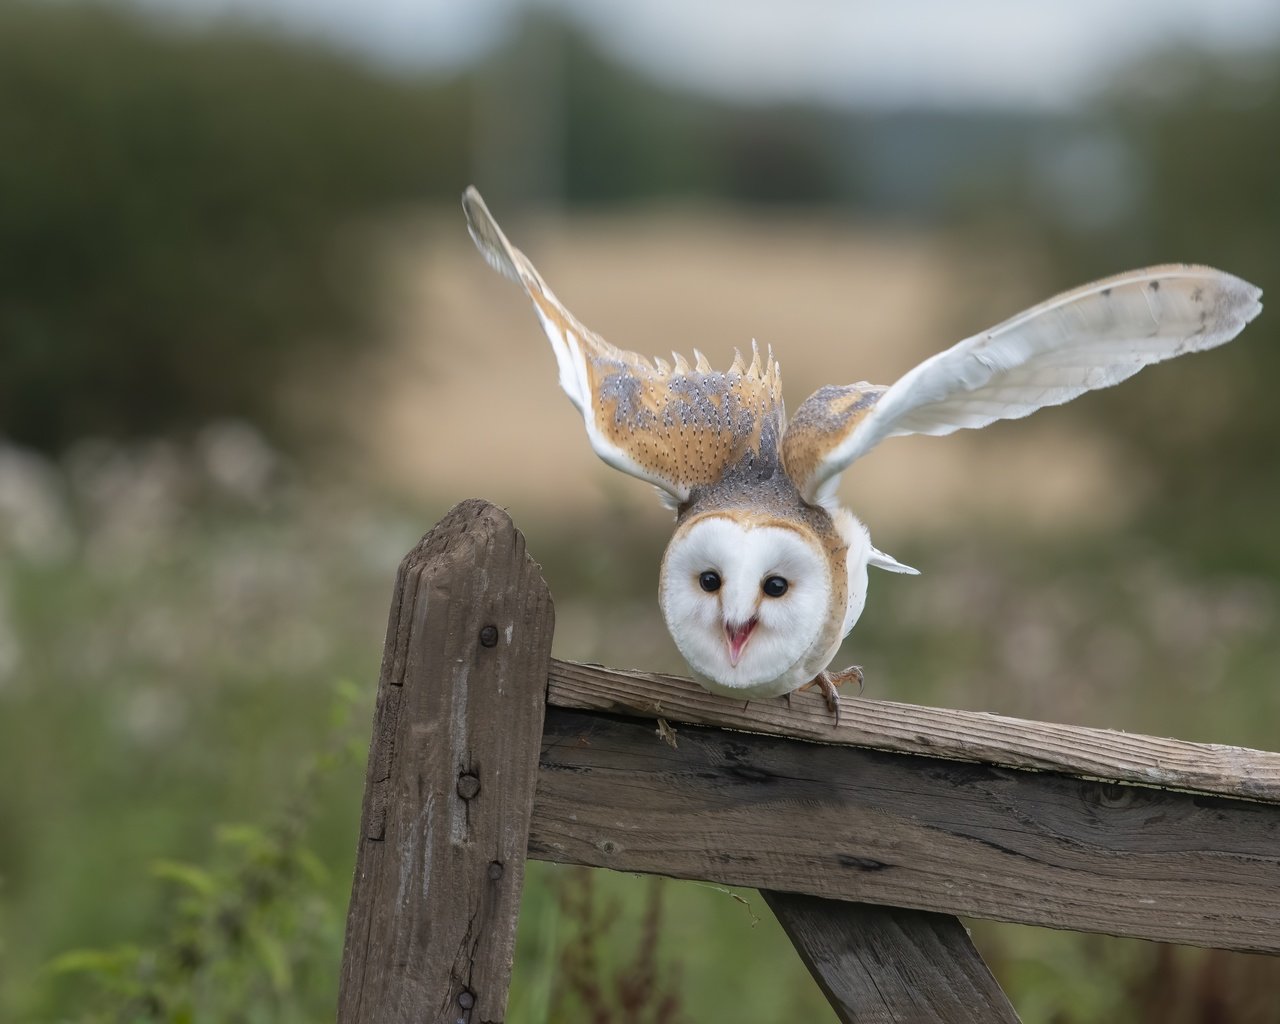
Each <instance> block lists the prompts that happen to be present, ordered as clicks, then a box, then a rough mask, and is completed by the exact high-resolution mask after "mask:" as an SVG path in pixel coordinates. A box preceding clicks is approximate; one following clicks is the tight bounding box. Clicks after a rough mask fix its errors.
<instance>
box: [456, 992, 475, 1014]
mask: <svg viewBox="0 0 1280 1024" xmlns="http://www.w3.org/2000/svg"><path fill="white" fill-rule="evenodd" d="M458 1005H459V1006H461V1007H462V1008H463V1009H464V1010H469V1009H471V1007H473V1006H475V1005H476V997H475V996H474V995H472V994H471V993H470V992H468V991H467V990H466V989H463V990H462V992H460V993H459V994H458Z"/></svg>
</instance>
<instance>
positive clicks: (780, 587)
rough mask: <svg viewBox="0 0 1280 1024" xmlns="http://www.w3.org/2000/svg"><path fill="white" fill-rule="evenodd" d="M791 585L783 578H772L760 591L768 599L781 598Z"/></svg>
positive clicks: (762, 585)
mask: <svg viewBox="0 0 1280 1024" xmlns="http://www.w3.org/2000/svg"><path fill="white" fill-rule="evenodd" d="M789 586H790V584H789V583H788V582H787V581H786V580H784V579H783V578H782V577H781V576H770V577H769V578H768V579H766V580H765V581H764V583H762V584H761V585H760V589H761V590H763V591H764V592H765V596H766V597H781V596H782V595H783V594H785V593H786V592H787V587H789Z"/></svg>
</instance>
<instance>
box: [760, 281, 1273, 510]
mask: <svg viewBox="0 0 1280 1024" xmlns="http://www.w3.org/2000/svg"><path fill="white" fill-rule="evenodd" d="M1261 295H1262V292H1261V291H1260V290H1259V289H1257V288H1255V287H1254V286H1253V285H1251V284H1249V283H1248V282H1246V281H1242V280H1241V279H1240V278H1238V277H1233V276H1232V275H1230V274H1226V273H1223V272H1222V271H1220V270H1213V269H1211V268H1209V267H1202V266H1185V265H1173V264H1170V265H1165V266H1157V267H1148V268H1146V269H1144V270H1135V271H1130V272H1128V273H1124V274H1118V275H1116V276H1115V277H1110V278H1107V279H1105V280H1102V281H1095V282H1094V283H1093V284H1088V285H1084V286H1083V287H1080V288H1076V289H1074V290H1072V291H1069V292H1064V293H1062V294H1061V295H1058V296H1056V297H1054V298H1052V299H1049V300H1048V301H1046V302H1042V303H1040V304H1039V305H1038V306H1034V307H1032V308H1031V309H1028V310H1026V311H1025V312H1022V313H1019V314H1018V315H1017V316H1015V317H1012V318H1011V319H1009V320H1006V321H1005V322H1004V323H1002V324H999V325H998V326H996V327H993V328H991V329H990V330H988V331H984V332H983V333H981V334H977V335H974V336H973V337H971V338H966V339H965V340H964V341H961V342H959V343H958V344H956V345H953V346H952V347H951V348H949V349H947V350H946V351H945V352H940V353H939V354H938V355H936V356H933V357H932V358H930V359H926V360H925V361H924V362H923V363H921V364H920V365H919V366H917V367H916V368H915V369H913V370H911V371H910V372H908V373H907V374H906V375H904V376H903V377H902V378H901V379H900V380H899V381H898V382H897V383H896V384H894V385H893V386H892V387H889V388H876V387H873V386H872V385H868V384H865V383H862V384H857V385H851V386H850V388H823V389H822V390H820V391H818V392H817V393H816V394H814V395H813V396H812V397H811V398H809V399H808V400H806V401H805V402H804V404H802V405H801V406H800V408H799V409H797V410H796V415H795V419H794V420H793V421H792V425H791V427H790V428H789V429H788V431H787V433H786V435H785V436H784V437H783V462H784V465H785V466H786V468H787V472H788V473H789V474H790V475H791V477H792V479H793V480H794V481H795V482H796V484H797V486H799V488H800V491H801V494H803V495H804V497H805V499H806V500H807V501H812V502H820V501H823V500H825V499H826V498H827V497H829V496H830V494H831V493H832V492H833V491H834V488H835V485H836V483H837V482H838V479H839V474H840V473H842V472H843V471H844V470H845V469H846V468H847V467H848V466H849V464H850V463H851V462H853V461H854V460H855V459H857V458H859V457H860V456H862V455H865V454H866V453H867V452H869V451H870V450H871V449H872V448H874V447H875V446H876V445H877V444H879V443H880V441H882V440H883V439H884V438H886V437H894V436H898V435H901V434H950V433H952V432H953V431H956V430H962V429H973V428H977V427H984V426H986V425H987V424H988V423H992V422H994V421H995V420H1001V419H1018V418H1020V417H1022V416H1027V415H1029V414H1030V413H1033V412H1035V410H1037V409H1041V408H1044V407H1045V406H1048V405H1060V404H1062V403H1063V402H1068V401H1070V400H1071V399H1073V398H1075V397H1076V396H1078V395H1081V394H1083V393H1084V392H1086V391H1093V390H1096V389H1098V388H1105V387H1110V386H1111V385H1113V384H1118V383H1119V382H1120V381H1122V380H1124V379H1125V378H1127V377H1131V376H1132V375H1133V374H1135V373H1137V372H1138V371H1139V370H1140V369H1142V368H1143V367H1144V366H1148V365H1150V364H1152V363H1158V362H1161V361H1163V360H1166V359H1171V358H1173V357H1174V356H1179V355H1182V354H1183V353H1186V352H1199V351H1203V350H1205V349H1210V348H1214V347H1215V346H1217V345H1221V344H1223V343H1225V342H1227V341H1230V340H1231V339H1232V338H1234V337H1235V336H1236V335H1237V334H1239V333H1240V331H1241V330H1242V329H1243V328H1244V326H1245V325H1246V324H1247V323H1248V322H1249V321H1250V320H1252V319H1253V318H1254V317H1255V316H1257V315H1258V312H1259V310H1261V308H1262V304H1261V302H1260V301H1259V300H1260V297H1261ZM853 392H857V394H858V395H861V396H862V397H861V398H860V399H858V401H859V402H861V403H862V404H861V405H860V406H858V408H857V410H856V411H857V414H856V415H840V414H839V413H840V411H841V409H840V403H842V402H843V403H845V406H848V403H849V400H850V395H851V394H852V393H853ZM854 404H855V405H857V402H855V403H854ZM797 428H800V429H797ZM793 431H795V432H796V433H795V436H794V437H793Z"/></svg>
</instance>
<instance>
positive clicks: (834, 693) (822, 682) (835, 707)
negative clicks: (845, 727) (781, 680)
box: [800, 665, 863, 725]
mask: <svg viewBox="0 0 1280 1024" xmlns="http://www.w3.org/2000/svg"><path fill="white" fill-rule="evenodd" d="M853 682H856V683H857V684H858V692H859V693H861V692H862V684H863V677H862V666H861V665H850V666H849V667H848V668H846V669H842V670H841V671H839V672H819V673H818V674H817V675H816V676H814V677H813V679H812V681H810V682H808V683H805V684H804V686H802V687H800V689H802V690H807V689H809V687H811V686H816V687H818V688H819V689H820V690H821V691H822V697H823V699H824V700H825V701H826V702H827V710H828V711H830V712H831V713H832V714H833V715H835V718H836V723H835V724H836V725H839V724H840V689H839V688H840V687H841V686H843V685H844V684H845V683H853Z"/></svg>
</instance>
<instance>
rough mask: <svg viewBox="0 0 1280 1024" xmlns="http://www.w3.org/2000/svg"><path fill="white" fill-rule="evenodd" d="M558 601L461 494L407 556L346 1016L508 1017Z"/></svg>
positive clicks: (507, 537) (391, 645)
mask: <svg viewBox="0 0 1280 1024" xmlns="http://www.w3.org/2000/svg"><path fill="white" fill-rule="evenodd" d="M552 624H553V612H552V608H551V599H550V596H549V594H548V592H547V588H546V584H545V583H544V582H543V580H542V576H541V574H540V573H539V571H538V567H537V565H536V564H535V563H534V562H533V560H532V559H531V558H529V556H528V554H527V553H526V552H525V546H524V538H523V537H522V536H521V535H520V534H519V532H518V531H517V530H516V529H515V527H514V526H513V525H512V523H511V520H510V519H509V518H508V517H507V515H506V513H505V512H502V511H501V510H499V509H497V508H495V507H494V506H492V505H489V504H487V503H485V502H481V501H467V502H463V503H462V504H460V505H457V506H455V507H454V508H453V509H452V510H451V511H450V512H449V514H448V515H447V516H445V518H444V519H442V520H441V521H440V523H439V524H437V526H436V527H435V529H433V530H432V531H431V532H430V533H429V534H428V535H427V536H426V537H424V538H423V540H422V542H421V543H420V544H419V545H418V546H417V547H416V548H414V550H413V551H411V552H410V553H409V554H408V555H407V556H406V557H405V559H404V561H403V562H402V563H401V566H400V571H399V574H398V575H397V578H396V586H395V592H394V596H393V599H392V603H391V615H390V621H389V623H388V627H387V640H386V646H385V648H384V651H383V660H382V673H381V678H380V680H379V683H378V703H377V708H376V710H375V713H374V724H373V740H372V742H371V744H370V749H369V767H368V772H367V775H366V779H365V794H364V806H363V811H362V814H361V822H360V841H359V846H358V849H357V856H356V870H355V879H354V881H353V884H352V891H351V905H350V909H349V911H348V916H347V933H346V945H345V948H344V951H343V963H342V976H341V982H340V989H339V996H338V1021H339V1024H357V1022H358V1024H374V1022H377V1024H398V1022H401V1021H404V1022H408V1021H412V1022H414V1024H422V1022H445V1021H448V1022H450V1024H454V1022H472V1021H476V1022H479V1021H501V1020H502V1019H503V1017H504V1016H505V1013H506V1001H507V986H508V984H509V981H510V976H511V961H512V956H513V952H514V946H515V931H516V916H517V913H518V909H519V902H520V892H521V888H522V886H523V882H524V860H525V848H526V843H527V836H528V822H529V812H530V807H531V804H532V801H533V789H534V782H535V778H536V768H537V760H538V746H539V741H540V739H541V736H542V719H543V711H544V695H545V681H546V677H547V667H548V664H549V661H550V656H551V635H552Z"/></svg>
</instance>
